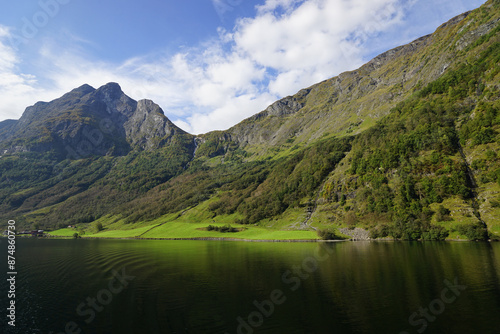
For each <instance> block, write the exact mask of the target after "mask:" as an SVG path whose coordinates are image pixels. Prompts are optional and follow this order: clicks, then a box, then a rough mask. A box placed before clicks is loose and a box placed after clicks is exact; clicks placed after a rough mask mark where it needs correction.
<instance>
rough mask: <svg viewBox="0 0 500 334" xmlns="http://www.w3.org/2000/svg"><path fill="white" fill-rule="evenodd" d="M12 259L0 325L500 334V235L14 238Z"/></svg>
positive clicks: (48, 329) (75, 329)
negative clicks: (13, 277)
mask: <svg viewBox="0 0 500 334" xmlns="http://www.w3.org/2000/svg"><path fill="white" fill-rule="evenodd" d="M0 248H1V249H3V252H4V254H5V256H1V257H0V258H1V260H0V264H1V268H2V271H3V272H4V275H5V273H6V272H7V269H6V268H7V263H6V257H7V256H6V254H7V253H6V251H7V246H6V240H5V239H1V242H0ZM16 259H17V271H18V275H17V282H16V327H15V328H12V327H10V326H8V325H7V321H6V311H5V310H6V307H7V298H6V294H7V290H8V286H7V284H6V280H5V279H4V280H2V283H1V298H0V300H1V301H2V302H1V308H2V310H4V311H2V313H3V314H2V320H1V322H0V326H1V331H0V332H1V333H23V334H25V333H29V334H32V333H44V334H45V333H46V334H48V333H54V334H55V333H92V334H94V333H117V334H118V333H119V334H126V333H141V334H147V333H384V334H386V333H396V334H397V333H402V332H403V333H424V332H425V333H500V321H499V319H498V317H499V315H500V243H491V244H490V243H475V242H463V243H462V242H440V243H431V242H426V243H417V242H415V243H407V242H339V243H328V244H324V243H271V242H269V243H267V242H266V243H260V242H231V241H227V242H220V241H161V240H42V239H40V240H37V239H18V241H17V253H16ZM92 302H94V303H93V304H92ZM90 305H92V306H90ZM415 312H416V313H415ZM419 312H421V313H420V314H419ZM410 318H411V319H410ZM87 322H88V323H87Z"/></svg>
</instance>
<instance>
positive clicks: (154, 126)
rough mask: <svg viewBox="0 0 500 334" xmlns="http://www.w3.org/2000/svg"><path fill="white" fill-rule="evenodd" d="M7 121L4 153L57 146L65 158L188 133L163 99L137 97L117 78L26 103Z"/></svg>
mask: <svg viewBox="0 0 500 334" xmlns="http://www.w3.org/2000/svg"><path fill="white" fill-rule="evenodd" d="M3 123H6V124H5V125H0V138H1V139H2V141H1V144H0V147H1V148H2V149H3V150H4V154H9V153H16V152H44V153H45V152H52V153H54V154H56V155H57V156H59V157H60V158H66V157H67V158H84V157H87V156H91V155H115V156H120V155H127V154H128V153H129V152H130V151H131V150H132V149H134V148H136V147H140V148H142V149H146V148H148V149H152V148H159V147H161V146H163V145H165V144H167V143H168V142H169V140H170V139H171V138H172V137H173V136H175V134H186V132H184V131H183V130H181V129H179V128H178V127H176V126H175V125H174V124H173V123H172V122H170V120H168V118H167V117H165V115H164V113H163V111H162V110H161V108H160V107H159V106H158V105H156V104H154V103H153V102H152V101H149V100H142V101H139V102H137V101H134V100H132V99H131V98H130V97H128V96H126V95H125V94H124V93H123V92H122V90H121V88H120V86H119V85H118V84H116V83H109V84H107V85H105V86H103V87H101V88H99V89H97V90H96V89H94V88H92V87H91V86H89V85H83V86H81V87H79V88H76V89H74V90H72V91H71V92H69V93H67V94H65V95H64V96H62V97H61V98H59V99H56V100H54V101H52V102H49V103H45V102H38V103H36V104H35V105H34V106H31V107H28V108H26V110H25V112H24V113H23V115H22V117H21V118H20V119H19V120H18V121H7V122H2V124H3Z"/></svg>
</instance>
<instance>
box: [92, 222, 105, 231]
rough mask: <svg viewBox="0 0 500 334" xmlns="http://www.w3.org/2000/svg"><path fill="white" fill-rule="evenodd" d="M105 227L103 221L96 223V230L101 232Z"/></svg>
mask: <svg viewBox="0 0 500 334" xmlns="http://www.w3.org/2000/svg"><path fill="white" fill-rule="evenodd" d="M103 229H104V227H103V226H102V223H101V222H97V223H94V230H95V231H96V233H97V232H100V231H102V230H103Z"/></svg>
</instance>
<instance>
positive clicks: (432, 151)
mask: <svg viewBox="0 0 500 334" xmlns="http://www.w3.org/2000/svg"><path fill="white" fill-rule="evenodd" d="M499 30H500V2H499V1H493V0H490V1H488V2H487V3H486V4H485V5H483V6H482V7H481V8H479V9H477V10H475V11H473V12H471V13H466V14H463V15H460V16H458V17H457V18H455V19H452V20H451V21H449V22H448V23H446V24H443V25H442V26H441V27H439V28H438V30H437V31H436V32H435V33H434V34H432V35H429V36H425V37H422V38H420V39H419V40H417V41H415V42H413V43H410V44H408V45H405V46H402V47H399V48H396V49H394V50H390V51H388V52H386V53H384V54H382V55H380V56H378V57H376V58H375V59H373V60H372V61H370V62H368V63H367V64H366V65H364V66H362V67H361V68H360V69H358V70H356V71H352V72H347V73H343V74H341V75H339V76H338V77H335V78H332V79H329V80H326V81H324V82H321V83H318V84H317V85H314V86H312V87H309V88H307V89H304V90H301V91H300V92H298V93H297V94H296V95H294V96H290V97H286V98H284V99H282V100H280V101H277V102H276V103H274V104H273V105H271V106H269V107H268V108H267V109H266V110H264V111H262V112H261V113H259V114H256V115H255V116H253V117H251V118H249V119H247V120H245V121H243V122H241V123H240V124H238V125H236V126H234V127H232V128H231V129H228V130H226V131H216V132H211V133H208V134H204V135H200V136H192V135H190V134H187V133H185V132H183V131H182V130H180V129H176V128H175V127H174V126H173V125H172V124H171V123H170V121H168V119H166V117H165V116H163V114H162V113H161V112H159V111H156V109H155V111H154V113H156V114H155V115H160V116H161V117H163V118H161V121H154V119H155V118H153V116H151V117H150V118H149V120H148V121H147V122H143V123H140V122H139V121H137V120H135V118H134V117H136V116H131V115H138V111H135V114H134V109H133V108H136V104H135V101H132V102H127V103H128V104H127V106H129V108H130V112H129V113H128V114H123V115H121V116H120V117H121V118H117V120H118V119H119V120H120V122H121V123H120V124H123V126H124V130H123V136H122V137H120V138H118V139H116V138H110V139H109V141H108V142H107V144H106V146H103V148H102V149H101V148H100V149H99V150H95V151H94V152H92V154H89V155H88V156H86V157H85V158H82V157H79V158H78V159H74V158H73V159H66V158H61V154H60V149H61V147H64V142H62V144H61V142H60V141H59V139H58V138H62V137H60V136H61V135H60V130H59V129H60V128H61V127H60V126H57V124H55V125H53V126H48V127H46V128H47V131H46V133H45V134H44V136H43V138H45V139H43V138H42V139H40V137H33V136H31V135H30V137H29V138H28V139H29V140H30V141H33V140H35V141H36V143H35V144H33V145H32V146H33V147H36V150H35V149H33V150H30V149H29V148H27V149H24V150H14V151H12V152H10V153H7V154H5V155H3V156H2V157H1V158H0V172H1V177H0V189H2V191H1V193H0V216H1V218H2V221H4V222H6V221H7V220H8V219H15V220H16V221H17V222H18V223H19V224H20V226H25V227H26V228H29V227H33V226H36V227H39V228H44V229H57V228H61V227H65V226H67V225H77V228H76V230H75V231H78V233H80V234H83V233H85V236H96V237H99V236H101V237H142V238H157V237H161V238H169V237H170V238H189V237H230V238H241V239H314V238H316V237H317V234H316V231H315V230H317V231H319V230H335V229H338V228H348V229H351V230H352V229H353V228H354V227H359V228H363V229H365V230H368V231H369V233H370V236H371V237H372V238H376V237H381V238H383V237H390V238H395V239H404V240H418V239H424V240H442V239H444V238H453V239H459V238H460V239H471V240H485V239H488V238H498V237H500V159H499V158H498V155H499V154H500V146H499V134H498V133H499V130H500V128H499V122H500V115H499V107H500V102H499V97H500V85H499V82H500V75H499V71H500V66H499V63H500V34H499ZM114 89H115V91H116V87H115V88H114ZM80 93H81V94H82V96H84V97H83V98H82V99H83V100H84V102H85V101H86V100H85V97H86V96H89V95H84V94H94V95H92V97H93V98H94V97H95V96H97V97H98V95H96V94H97V93H94V92H93V91H91V90H89V89H88V88H85V91H84V92H80ZM70 97H71V96H65V100H68V99H69V98H70ZM97 97H95V98H97ZM122 100H123V98H122ZM89 101H90V98H89ZM81 103H83V102H81ZM85 103H86V102H85ZM92 103H94V102H92ZM61 105H62V104H61V103H59V104H58V103H55V102H54V103H53V104H52V106H53V108H54V109H51V113H53V114H58V113H61V114H64V113H66V112H67V110H66V109H64V108H65V107H64V106H61ZM92 105H93V104H92ZM141 105H143V104H141ZM57 108H60V109H57ZM30 110H31V109H30ZM27 111H28V110H27ZM40 112H41V111H40ZM86 114H88V115H90V116H89V117H95V118H96V119H98V117H101V116H99V115H100V114H98V113H97V112H96V111H93V109H92V108H90V107H89V110H88V111H86ZM95 115H97V116H95ZM151 115H153V113H152V114H151ZM23 117H24V116H23ZM30 117H34V116H32V115H31V116H30ZM126 117H130V118H129V119H132V120H135V121H134V122H131V121H129V120H128V119H127V118H126ZM73 121H74V120H73ZM75 122H76V121H75ZM81 122H86V121H83V120H82V121H81ZM158 122H159V123H158ZM87 123H88V122H87ZM44 124H45V123H43V122H41V121H39V120H38V121H37V124H36V126H37V129H38V128H40V127H43V126H45V125H44ZM85 124H86V123H85ZM144 124H146V125H147V129H148V130H147V131H146V130H144V126H145V125H144ZM67 128H68V129H71V126H70V125H67ZM2 129H4V130H2ZM5 129H7V130H5ZM12 129H15V126H14V127H13V125H11V124H10V123H9V125H8V126H7V125H6V126H0V144H1V145H0V147H7V148H9V149H11V150H12V147H16V146H15V145H14V144H12V143H13V142H12V141H8V140H10V139H9V138H14V139H15V140H16V141H22V140H23V138H24V137H22V136H21V134H20V133H21V132H16V133H15V134H12V133H13V132H12V131H14V130H12ZM151 129H153V130H154V131H155V132H157V133H160V134H161V135H158V136H161V137H154V136H153V137H151V136H150V135H149V134H150V133H151V132H152V130H151ZM2 131H3V132H2ZM7 131H10V132H7ZM56 131H59V132H56ZM68 131H69V130H68ZM30 133H31V132H30ZM130 134H133V135H130ZM64 135H65V136H69V137H70V136H71V133H70V132H64ZM58 136H59V137H58ZM69 137H68V138H69ZM2 138H3V139H2ZM37 138H38V139H37ZM47 138H52V139H50V140H49V139H47ZM75 138H76V137H75ZM14 139H12V140H14ZM61 140H62V139H61ZM2 141H3V143H2ZM42 142H43V143H50V142H56V143H57V149H52V150H51V149H50V147H49V149H41V148H40V147H42V148H44V147H45V146H43V145H42V146H40V145H38V144H40V143H42ZM2 145H3V146H2ZM61 145H62V146H61ZM54 147H55V146H54ZM116 148H120V149H116ZM125 148H126V149H125ZM96 223H101V224H102V225H103V227H104V229H103V230H102V231H97V230H96V228H95V226H96ZM227 224H231V227H234V228H237V229H238V230H239V232H228V233H223V232H220V231H216V230H207V228H208V226H209V225H212V226H218V227H220V226H225V225H227ZM72 231H73V230H70V231H68V230H61V231H60V232H57V233H55V234H59V235H66V236H67V235H72V233H70V232H72ZM73 233H74V232H73ZM337 234H339V232H337Z"/></svg>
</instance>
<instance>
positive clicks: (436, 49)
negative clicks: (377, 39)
mask: <svg viewBox="0 0 500 334" xmlns="http://www.w3.org/2000/svg"><path fill="white" fill-rule="evenodd" d="M469 14H470V12H467V13H464V14H461V15H459V16H457V17H455V18H453V19H451V20H450V21H449V22H447V23H445V24H443V25H442V26H440V27H439V28H438V29H437V30H436V32H435V33H434V34H432V35H427V36H424V37H421V38H419V39H417V40H415V41H413V42H411V43H409V44H407V45H404V46H400V47H397V48H394V49H392V50H389V51H387V52H384V53H383V54H381V55H379V56H377V57H375V58H374V59H372V60H371V61H369V62H368V63H366V64H365V65H363V66H362V67H361V68H359V69H357V70H355V71H350V72H345V73H342V74H340V75H338V76H337V77H334V78H331V79H328V80H325V81H323V82H321V83H318V84H315V85H313V86H311V87H309V88H307V89H303V90H301V91H299V92H298V93H297V94H295V95H293V96H288V97H285V98H283V99H281V100H279V101H277V102H275V103H274V104H272V105H270V106H269V107H268V108H267V109H266V110H264V111H262V112H260V113H259V114H257V115H255V116H253V117H250V118H249V119H247V120H245V121H243V122H241V123H240V124H238V125H236V126H234V127H232V128H231V129H229V130H227V133H228V134H230V136H229V137H230V141H234V142H238V143H239V144H241V145H242V146H243V147H246V150H248V151H250V152H254V153H256V154H257V155H266V154H267V155H268V154H271V152H272V151H273V150H272V151H269V150H268V149H269V148H270V147H275V148H276V147H277V148H281V149H286V148H287V147H293V146H295V145H297V144H299V145H307V144H308V143H311V142H313V141H315V140H318V139H319V138H322V137H325V136H326V137H328V136H332V135H336V136H339V135H340V136H344V135H352V134H357V133H360V132H362V131H364V130H366V129H367V128H369V127H371V126H372V125H373V124H374V123H375V122H376V121H377V120H378V119H380V118H382V117H384V116H385V115H387V114H389V112H390V110H391V109H392V108H393V107H394V106H395V105H396V104H397V103H398V102H400V101H403V100H404V99H406V98H408V97H409V96H410V95H411V94H413V92H414V91H415V90H417V89H419V88H421V87H423V86H425V85H426V84H428V83H429V82H432V81H434V80H436V79H437V78H439V77H440V76H442V75H443V74H444V73H445V72H446V71H447V70H449V69H452V68H454V66H455V64H458V63H460V62H461V61H463V59H464V56H465V55H464V54H463V53H461V50H462V49H463V48H464V47H465V45H466V44H470V43H472V42H473V41H475V40H477V39H478V38H480V37H481V36H482V35H484V34H486V33H488V32H489V31H491V30H492V29H494V28H495V27H496V24H495V23H494V22H496V21H495V20H493V21H491V22H488V23H487V24H483V25H481V26H480V27H479V28H474V29H471V30H470V31H469V30H467V26H468V25H470V23H469V21H468V20H467V17H468V16H469ZM469 28H470V27H469ZM461 32H462V33H463V35H462V36H461V37H460V39H458V40H457V35H459V34H460V33H461ZM262 145H265V146H266V148H265V149H263V148H262Z"/></svg>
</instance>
